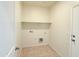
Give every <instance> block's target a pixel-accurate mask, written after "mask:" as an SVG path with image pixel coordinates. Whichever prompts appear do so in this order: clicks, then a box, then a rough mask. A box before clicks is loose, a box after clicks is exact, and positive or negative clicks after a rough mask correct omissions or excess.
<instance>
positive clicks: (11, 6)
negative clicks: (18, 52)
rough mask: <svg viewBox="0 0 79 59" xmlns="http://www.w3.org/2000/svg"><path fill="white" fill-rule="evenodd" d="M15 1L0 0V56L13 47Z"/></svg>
mask: <svg viewBox="0 0 79 59" xmlns="http://www.w3.org/2000/svg"><path fill="white" fill-rule="evenodd" d="M15 40H16V38H15V2H8V1H7V2H6V1H5V2H4V1H2V2H1V1H0V57H4V56H7V55H8V53H9V51H10V50H11V49H12V48H13V47H15Z"/></svg>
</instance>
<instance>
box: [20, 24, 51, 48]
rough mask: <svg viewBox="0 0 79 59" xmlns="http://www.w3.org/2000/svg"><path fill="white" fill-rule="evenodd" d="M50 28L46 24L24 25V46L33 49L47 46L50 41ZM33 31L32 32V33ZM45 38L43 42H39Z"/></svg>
mask: <svg viewBox="0 0 79 59" xmlns="http://www.w3.org/2000/svg"><path fill="white" fill-rule="evenodd" d="M49 26H50V24H45V23H22V35H21V36H22V46H23V47H32V46H39V45H47V44H48V39H49ZM30 31H32V32H30ZM39 38H43V42H42V43H40V42H39Z"/></svg>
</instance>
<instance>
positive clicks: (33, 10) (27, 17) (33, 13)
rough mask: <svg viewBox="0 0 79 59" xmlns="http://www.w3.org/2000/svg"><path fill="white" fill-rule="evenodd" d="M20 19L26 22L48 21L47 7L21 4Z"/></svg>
mask: <svg viewBox="0 0 79 59" xmlns="http://www.w3.org/2000/svg"><path fill="white" fill-rule="evenodd" d="M22 9H23V10H22V21H26V22H49V21H50V19H49V17H50V16H49V9H48V8H47V7H40V6H23V8H22Z"/></svg>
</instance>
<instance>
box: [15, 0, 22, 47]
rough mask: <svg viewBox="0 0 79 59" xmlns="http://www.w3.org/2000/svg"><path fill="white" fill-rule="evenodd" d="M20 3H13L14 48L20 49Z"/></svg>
mask: <svg viewBox="0 0 79 59" xmlns="http://www.w3.org/2000/svg"><path fill="white" fill-rule="evenodd" d="M21 12H22V7H21V2H19V1H17V2H15V19H16V21H15V22H16V46H17V47H22V44H21V43H22V40H21V17H22V16H21V15H22V14H21Z"/></svg>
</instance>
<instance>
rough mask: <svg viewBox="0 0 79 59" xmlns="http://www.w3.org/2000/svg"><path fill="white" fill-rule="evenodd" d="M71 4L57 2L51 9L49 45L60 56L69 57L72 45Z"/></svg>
mask: <svg viewBox="0 0 79 59" xmlns="http://www.w3.org/2000/svg"><path fill="white" fill-rule="evenodd" d="M69 3H70V2H57V3H56V4H55V5H54V6H53V7H52V8H51V12H50V13H51V22H52V25H51V28H50V33H51V34H50V37H51V38H50V42H49V45H50V46H51V47H52V48H53V49H54V50H56V52H57V53H58V54H59V55H60V56H69V45H70V44H69V43H70V17H71V12H70V11H71V9H70V4H69Z"/></svg>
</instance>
